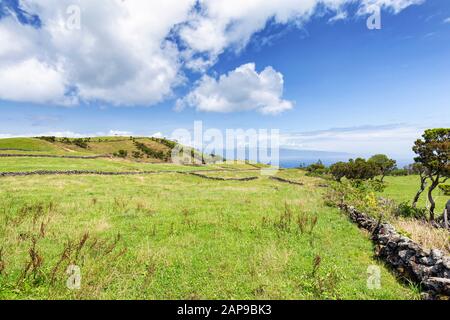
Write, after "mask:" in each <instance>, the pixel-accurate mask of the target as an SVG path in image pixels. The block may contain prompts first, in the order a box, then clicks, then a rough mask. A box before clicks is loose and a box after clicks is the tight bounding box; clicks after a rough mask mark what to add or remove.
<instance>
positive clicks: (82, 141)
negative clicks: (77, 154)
mask: <svg viewBox="0 0 450 320" xmlns="http://www.w3.org/2000/svg"><path fill="white" fill-rule="evenodd" d="M88 141H89V139H81V138H79V139H74V140H73V144H74V145H76V146H78V147H80V148H83V149H86V148H87V147H88V145H87V142H88Z"/></svg>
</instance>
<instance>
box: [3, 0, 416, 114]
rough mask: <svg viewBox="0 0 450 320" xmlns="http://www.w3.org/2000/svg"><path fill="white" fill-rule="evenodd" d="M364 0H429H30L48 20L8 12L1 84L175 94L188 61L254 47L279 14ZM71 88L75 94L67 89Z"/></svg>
mask: <svg viewBox="0 0 450 320" xmlns="http://www.w3.org/2000/svg"><path fill="white" fill-rule="evenodd" d="M354 1H358V2H359V4H360V5H361V6H362V7H363V8H364V7H365V6H366V5H367V4H369V3H376V4H379V5H381V6H383V8H385V9H390V10H392V11H393V12H395V13H397V12H399V11H401V10H402V9H404V8H406V7H407V6H409V5H411V4H419V3H421V2H422V0H280V1H276V2H275V1H266V0H247V1H242V0H226V1H225V0H222V1H218V0H202V1H200V2H198V1H196V0H164V1H141V0H127V1H122V0H104V1H91V0H76V1H74V0H21V1H19V2H20V5H21V6H22V7H23V8H24V9H25V10H27V11H28V12H29V13H32V14H36V15H38V16H39V18H40V20H41V21H42V26H41V28H33V27H31V26H28V25H22V24H20V23H19V22H18V20H17V19H16V18H15V17H14V16H13V15H10V16H6V17H3V18H2V19H0V74H2V78H1V80H2V81H3V82H2V83H11V85H10V87H9V88H8V90H6V89H0V99H6V100H15V101H28V102H37V103H49V102H52V103H57V104H68V103H76V102H77V101H78V100H79V101H87V102H90V101H102V102H106V103H111V104H115V105H143V106H149V105H152V104H155V103H158V102H160V101H162V100H164V99H166V98H167V97H170V96H171V95H172V94H173V89H174V87H176V86H178V85H180V84H182V83H184V81H185V79H184V75H183V68H189V69H193V70H196V71H200V72H205V71H207V70H208V69H209V68H210V67H211V66H212V65H214V64H215V63H216V61H217V60H218V58H219V55H220V54H221V53H222V52H224V51H225V50H226V49H227V48H233V49H234V50H239V49H242V48H243V47H245V46H246V44H247V43H248V42H249V40H250V39H251V37H252V35H253V34H255V32H257V31H259V30H262V29H263V28H264V27H265V26H266V24H267V22H268V21H269V20H271V21H274V22H275V23H278V24H288V23H293V24H298V25H301V24H303V23H305V22H306V21H308V20H309V19H311V17H313V16H314V14H315V12H316V9H317V6H318V4H322V5H323V6H324V7H326V8H327V9H328V10H329V11H330V12H332V13H333V12H334V13H335V14H338V15H337V16H336V17H338V16H339V12H343V6H344V5H345V4H349V3H353V2H354ZM74 4H75V5H78V6H79V7H80V9H81V29H80V30H69V29H68V28H67V19H68V17H69V16H68V15H67V12H66V11H67V8H68V7H69V6H70V5H74ZM198 8H199V9H198ZM169 35H174V36H175V38H176V37H178V38H179V39H180V40H181V41H182V42H183V43H184V45H183V46H179V42H178V41H175V40H173V39H174V37H169ZM24 68H25V70H28V69H29V70H30V73H31V75H33V77H34V78H35V80H30V78H31V77H29V76H28V75H27V73H26V72H25V73H24V72H23V71H24ZM27 80H28V81H27ZM12 84H14V89H12V88H11V87H12ZM67 92H71V94H72V95H73V96H74V97H73V98H70V99H69V98H67ZM68 100H70V101H68ZM287 107H288V105H285V106H284V108H287ZM212 108H214V107H212ZM279 108H280V106H276V107H275V109H279ZM269 109H270V108H269ZM269 109H266V111H267V112H268V113H271V112H272V111H270V110H269ZM260 111H262V110H260ZM276 111H277V110H273V112H276Z"/></svg>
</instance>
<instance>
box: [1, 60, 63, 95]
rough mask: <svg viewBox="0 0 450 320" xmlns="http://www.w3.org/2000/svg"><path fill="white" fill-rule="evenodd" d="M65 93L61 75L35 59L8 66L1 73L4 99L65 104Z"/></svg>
mask: <svg viewBox="0 0 450 320" xmlns="http://www.w3.org/2000/svg"><path fill="white" fill-rule="evenodd" d="M64 93H65V85H64V79H63V78H62V76H61V73H60V72H59V71H58V70H57V69H54V68H53V67H52V66H48V65H46V64H44V63H42V62H39V61H38V60H36V59H33V58H32V59H29V60H25V61H22V62H18V63H17V64H10V65H7V66H5V67H4V68H3V69H2V72H0V96H1V97H2V98H3V99H7V100H12V101H32V102H39V103H47V102H59V103H64V101H67V99H63V98H64ZM59 99H62V100H59ZM67 102H68V101H67Z"/></svg>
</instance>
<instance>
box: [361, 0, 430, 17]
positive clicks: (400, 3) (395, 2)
mask: <svg viewBox="0 0 450 320" xmlns="http://www.w3.org/2000/svg"><path fill="white" fill-rule="evenodd" d="M425 1H426V0H363V1H362V4H361V9H360V13H362V14H365V13H367V9H368V8H370V6H373V5H375V6H378V7H380V8H384V9H387V10H391V11H393V12H394V13H395V14H397V13H399V12H400V11H402V10H404V9H406V8H408V7H409V6H412V5H419V4H422V3H424V2H425Z"/></svg>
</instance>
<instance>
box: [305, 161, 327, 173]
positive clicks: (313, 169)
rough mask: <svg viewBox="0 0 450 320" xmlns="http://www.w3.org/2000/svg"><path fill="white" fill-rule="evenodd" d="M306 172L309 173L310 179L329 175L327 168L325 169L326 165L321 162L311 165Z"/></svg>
mask: <svg viewBox="0 0 450 320" xmlns="http://www.w3.org/2000/svg"><path fill="white" fill-rule="evenodd" d="M306 171H308V173H307V175H308V176H310V177H315V176H322V175H324V174H327V173H328V169H327V167H325V165H324V164H323V163H322V161H320V160H319V161H317V162H316V163H313V164H311V165H309V166H308V167H307V168H306Z"/></svg>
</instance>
